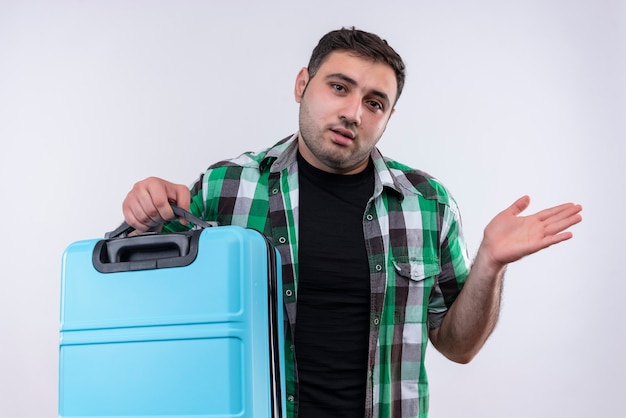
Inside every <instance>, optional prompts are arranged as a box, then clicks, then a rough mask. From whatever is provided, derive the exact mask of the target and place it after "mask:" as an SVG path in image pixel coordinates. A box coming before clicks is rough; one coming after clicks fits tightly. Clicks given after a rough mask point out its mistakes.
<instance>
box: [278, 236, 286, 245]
mask: <svg viewBox="0 0 626 418" xmlns="http://www.w3.org/2000/svg"><path fill="white" fill-rule="evenodd" d="M278 242H280V243H281V244H284V243H286V242H287V238H285V237H280V238H278Z"/></svg>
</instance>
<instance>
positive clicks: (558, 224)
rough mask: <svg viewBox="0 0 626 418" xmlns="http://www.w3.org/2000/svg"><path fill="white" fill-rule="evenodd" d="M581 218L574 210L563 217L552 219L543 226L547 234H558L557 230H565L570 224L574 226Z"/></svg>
mask: <svg viewBox="0 0 626 418" xmlns="http://www.w3.org/2000/svg"><path fill="white" fill-rule="evenodd" d="M582 220H583V217H582V216H581V215H580V213H578V212H574V213H572V214H570V215H569V216H567V217H564V218H558V219H554V220H552V221H551V222H550V223H548V224H547V225H546V227H545V231H546V234H547V235H555V234H558V233H559V232H561V231H565V230H566V229H568V228H570V227H571V226H574V225H576V224H577V223H580V222H581V221H582Z"/></svg>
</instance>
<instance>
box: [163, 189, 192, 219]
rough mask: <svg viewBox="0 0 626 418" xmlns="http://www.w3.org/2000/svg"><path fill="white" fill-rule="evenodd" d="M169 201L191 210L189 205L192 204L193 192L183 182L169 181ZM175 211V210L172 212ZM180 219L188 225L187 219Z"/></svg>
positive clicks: (170, 203)
mask: <svg viewBox="0 0 626 418" xmlns="http://www.w3.org/2000/svg"><path fill="white" fill-rule="evenodd" d="M166 189H167V196H168V203H169V205H170V210H171V205H172V204H175V205H176V206H178V207H179V208H181V209H183V210H186V211H189V207H190V205H191V192H190V191H189V189H188V188H187V186H184V185H182V184H174V183H168V184H166ZM172 213H173V212H172ZM178 220H179V221H180V222H181V223H182V224H183V225H187V220H186V219H184V218H183V217H179V218H178Z"/></svg>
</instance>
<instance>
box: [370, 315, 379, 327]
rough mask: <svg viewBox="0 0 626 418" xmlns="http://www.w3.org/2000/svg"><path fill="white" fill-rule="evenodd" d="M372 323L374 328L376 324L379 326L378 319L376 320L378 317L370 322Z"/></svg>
mask: <svg viewBox="0 0 626 418" xmlns="http://www.w3.org/2000/svg"><path fill="white" fill-rule="evenodd" d="M372 323H373V324H374V325H375V326H378V324H380V318H378V317H376V318H374V319H373V320H372Z"/></svg>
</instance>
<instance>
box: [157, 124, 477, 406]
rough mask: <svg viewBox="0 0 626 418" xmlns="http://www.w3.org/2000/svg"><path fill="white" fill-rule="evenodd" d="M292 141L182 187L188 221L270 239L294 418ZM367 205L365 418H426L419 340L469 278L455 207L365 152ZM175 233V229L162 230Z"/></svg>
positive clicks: (420, 180) (417, 176) (443, 194)
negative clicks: (370, 176)
mask: <svg viewBox="0 0 626 418" xmlns="http://www.w3.org/2000/svg"><path fill="white" fill-rule="evenodd" d="M296 138H297V136H296V135H293V136H291V137H289V138H285V139H283V140H282V141H280V142H279V143H278V144H276V145H275V146H274V147H272V148H269V149H267V150H264V151H262V152H259V153H245V154H243V155H241V156H239V157H237V158H235V159H232V160H228V161H223V162H220V163H217V164H215V165H213V166H211V167H209V169H208V170H207V171H206V173H204V174H203V175H202V176H201V177H200V179H199V180H198V181H197V182H196V183H195V184H194V185H193V186H192V204H191V211H192V212H193V213H194V214H195V215H197V216H200V217H202V218H204V219H205V220H211V221H218V222H219V223H220V224H222V225H230V224H233V225H239V226H243V227H248V228H253V229H256V230H258V231H260V232H262V233H264V234H265V235H266V236H268V237H270V238H271V239H273V242H274V245H275V246H276V248H277V249H278V251H279V252H280V254H281V258H282V264H283V266H282V267H283V292H284V293H283V299H284V303H285V308H286V310H285V312H286V315H285V330H286V332H285V333H286V336H285V358H286V361H285V363H286V364H285V367H286V371H287V378H286V380H287V388H286V396H287V410H288V415H289V417H294V418H295V417H297V409H298V399H297V394H298V379H297V373H296V363H295V355H294V354H295V353H294V350H293V344H292V338H291V336H292V335H293V331H294V329H295V321H296V300H297V294H298V164H297V158H296V156H297V139H296ZM371 158H372V160H373V163H374V167H375V172H376V174H375V177H376V178H375V186H374V195H373V197H372V199H370V202H369V203H368V205H367V208H366V210H365V213H364V215H363V230H364V235H365V245H366V247H367V255H368V259H369V270H370V287H371V293H372V297H371V309H370V337H369V357H368V374H367V392H366V393H367V395H366V415H365V416H366V417H373V418H391V417H394V418H396V417H426V416H427V412H428V380H427V377H426V370H425V368H424V355H425V353H426V346H427V343H428V330H429V329H431V328H436V327H439V326H440V325H441V322H442V320H443V318H444V316H445V315H446V312H447V310H448V308H449V307H450V305H451V304H452V302H453V301H454V300H455V298H456V297H457V295H458V293H459V291H460V289H461V287H462V286H463V283H464V282H465V279H466V277H467V274H468V272H469V258H468V255H467V250H466V246H465V242H464V239H463V236H462V232H461V228H460V216H459V211H458V208H457V206H456V203H455V202H454V200H453V199H452V197H451V196H450V195H449V194H448V192H447V190H446V189H445V188H444V187H443V186H442V185H441V184H440V183H439V182H438V181H437V180H435V179H433V178H432V177H430V176H428V175H427V174H425V173H423V172H421V171H417V170H414V169H411V168H409V167H406V166H404V165H401V164H399V163H397V162H395V161H392V160H389V159H386V158H384V157H383V156H382V155H381V154H380V152H379V151H378V150H377V149H375V150H374V151H373V152H372V154H371ZM179 228H180V225H178V224H177V223H176V222H174V223H172V224H170V225H169V226H168V227H167V228H166V229H167V230H177V229H179Z"/></svg>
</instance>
